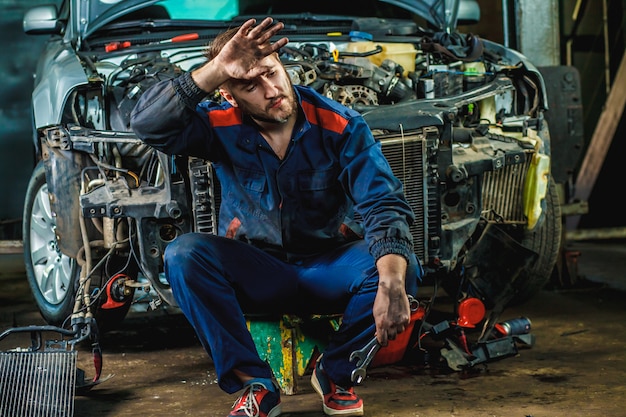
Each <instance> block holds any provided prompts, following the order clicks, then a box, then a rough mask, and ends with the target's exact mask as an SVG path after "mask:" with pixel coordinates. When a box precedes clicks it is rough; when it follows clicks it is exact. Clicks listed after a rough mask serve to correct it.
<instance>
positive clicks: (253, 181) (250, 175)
mask: <svg viewBox="0 0 626 417" xmlns="http://www.w3.org/2000/svg"><path fill="white" fill-rule="evenodd" d="M236 171H237V177H238V179H239V183H240V184H241V186H242V187H243V188H245V189H246V190H248V191H252V192H255V193H260V192H263V191H264V190H265V183H266V178H265V173H263V172H258V171H251V170H247V169H242V168H236Z"/></svg>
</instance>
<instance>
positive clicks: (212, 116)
mask: <svg viewBox="0 0 626 417" xmlns="http://www.w3.org/2000/svg"><path fill="white" fill-rule="evenodd" d="M207 115H208V116H209V122H210V123H211V126H212V127H225V126H235V125H240V124H241V122H242V118H241V111H239V109H237V108H235V107H231V108H229V109H225V110H211V111H209V112H207Z"/></svg>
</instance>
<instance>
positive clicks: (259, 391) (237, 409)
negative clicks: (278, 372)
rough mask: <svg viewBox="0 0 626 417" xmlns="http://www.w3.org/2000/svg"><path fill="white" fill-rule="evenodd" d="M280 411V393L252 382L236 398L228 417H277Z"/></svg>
mask: <svg viewBox="0 0 626 417" xmlns="http://www.w3.org/2000/svg"><path fill="white" fill-rule="evenodd" d="M281 412H282V410H281V409H280V394H278V393H277V392H273V391H270V390H268V389H267V388H266V387H265V385H263V384H261V383H259V382H253V383H252V384H250V385H248V386H247V387H246V388H245V389H244V391H243V393H242V394H241V396H240V397H239V398H237V400H236V401H235V403H234V404H233V410H232V411H231V412H230V414H229V415H228V417H242V416H243V417H277V416H279V415H280V413H281Z"/></svg>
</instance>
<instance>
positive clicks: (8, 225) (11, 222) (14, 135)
mask: <svg viewBox="0 0 626 417" xmlns="http://www.w3.org/2000/svg"><path fill="white" fill-rule="evenodd" d="M44 3H54V1H47V2H42V1H36V0H12V1H8V0H0V27H2V37H3V42H2V48H0V80H1V82H0V98H1V100H0V198H1V199H2V204H0V239H18V238H21V232H20V228H21V225H20V222H21V217H22V208H23V205H24V197H25V194H26V187H27V185H28V179H29V177H30V172H31V170H32V168H33V154H32V137H33V132H32V127H31V116H30V115H31V106H30V93H31V91H32V85H33V72H34V70H35V64H36V60H37V56H38V55H39V53H40V52H41V50H42V48H43V43H44V41H45V36H43V37H42V36H27V35H25V34H24V32H23V31H22V19H23V16H24V12H25V11H26V10H27V9H28V8H29V7H32V6H35V5H38V4H44ZM57 3H58V2H57Z"/></svg>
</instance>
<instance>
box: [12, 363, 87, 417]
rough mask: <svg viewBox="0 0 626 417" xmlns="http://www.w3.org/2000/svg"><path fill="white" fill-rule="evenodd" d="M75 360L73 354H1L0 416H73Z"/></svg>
mask: <svg viewBox="0 0 626 417" xmlns="http://www.w3.org/2000/svg"><path fill="white" fill-rule="evenodd" d="M76 357H77V353H76V351H38V352H31V351H24V352H22V351H10V352H0V416H2V417H71V416H73V415H74V388H75V382H76Z"/></svg>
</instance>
